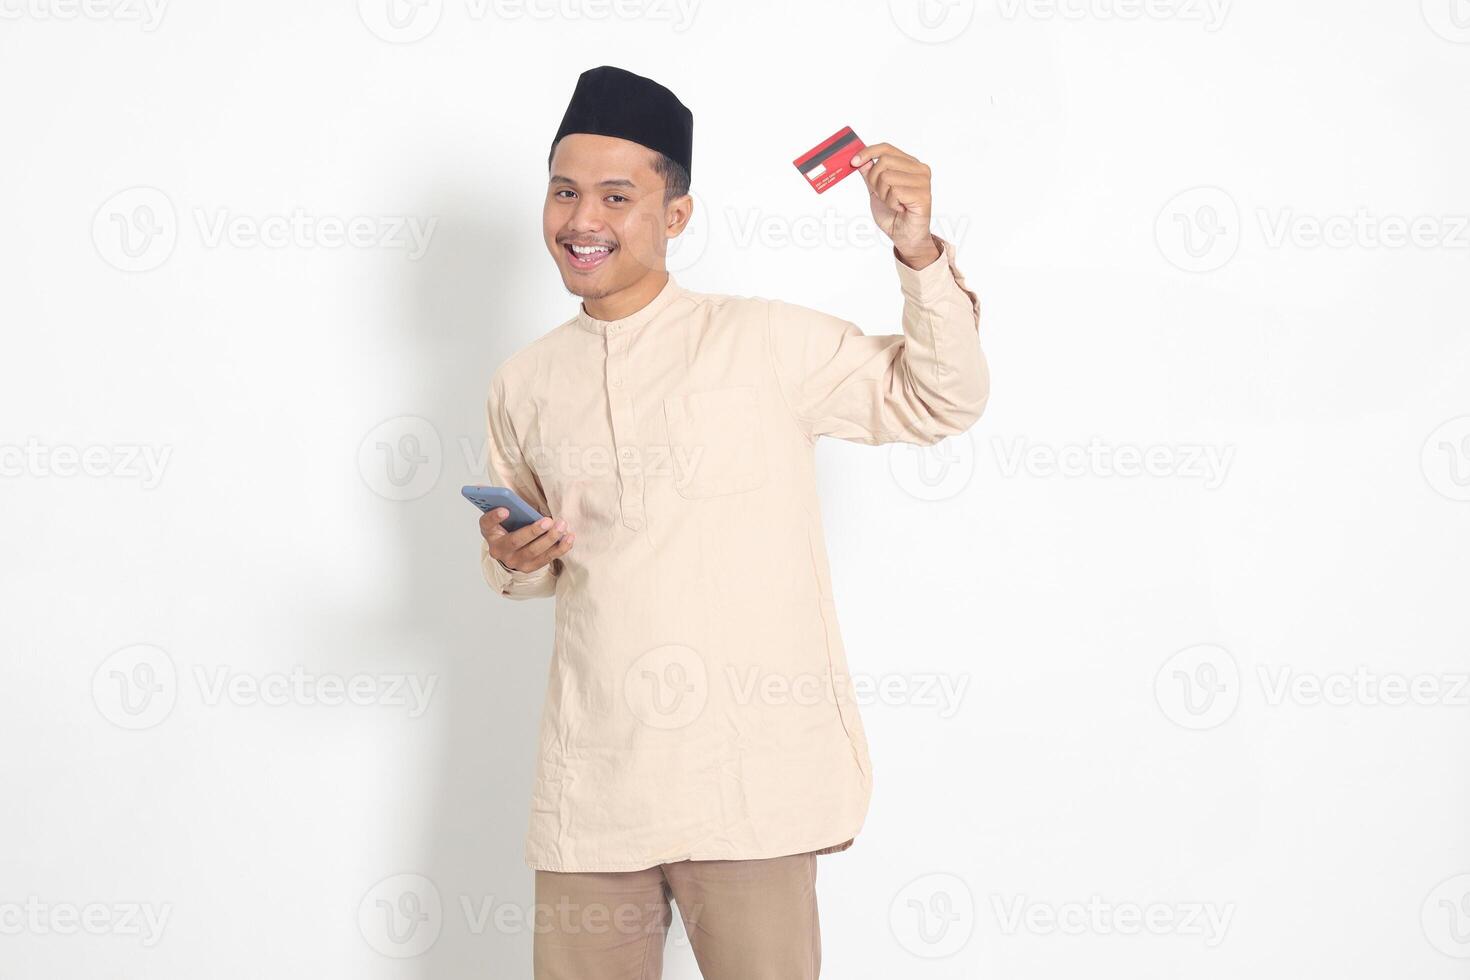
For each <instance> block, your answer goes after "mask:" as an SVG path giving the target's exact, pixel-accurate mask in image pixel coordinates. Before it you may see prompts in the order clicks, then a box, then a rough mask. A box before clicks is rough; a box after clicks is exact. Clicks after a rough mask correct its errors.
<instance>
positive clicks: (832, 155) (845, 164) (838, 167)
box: [791, 126, 863, 194]
mask: <svg viewBox="0 0 1470 980" xmlns="http://www.w3.org/2000/svg"><path fill="white" fill-rule="evenodd" d="M862 148H863V141H862V140H860V139H858V135H857V133H854V132H853V131H852V127H851V126H844V127H842V128H841V129H840V130H838V131H837V132H835V133H833V134H832V135H831V136H829V137H827V138H826V139H824V140H822V142H820V143H818V144H817V145H816V146H814V147H812V148H811V149H810V150H807V151H806V152H805V153H803V154H802V155H801V156H799V157H797V158H796V159H795V160H793V161H791V162H792V163H794V164H796V169H797V170H800V171H801V175H802V176H803V177H805V178H806V179H807V183H809V184H811V185H812V189H813V190H815V191H816V192H817V193H818V194H820V193H822V192H823V191H825V190H826V189H827V188H829V187H831V186H832V185H833V184H835V183H837V182H838V181H839V180H841V179H842V178H843V177H846V176H847V175H848V174H850V173H852V155H853V154H854V153H856V152H857V151H858V150H861V149H862Z"/></svg>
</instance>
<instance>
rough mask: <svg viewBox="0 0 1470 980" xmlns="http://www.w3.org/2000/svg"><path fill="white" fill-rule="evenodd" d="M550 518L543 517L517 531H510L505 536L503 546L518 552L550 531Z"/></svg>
mask: <svg viewBox="0 0 1470 980" xmlns="http://www.w3.org/2000/svg"><path fill="white" fill-rule="evenodd" d="M551 523H552V522H551V518H549V517H543V518H541V520H539V521H533V522H532V523H530V524H527V525H526V526H525V527H523V528H521V529H520V530H517V531H511V532H510V533H509V534H507V535H506V536H505V542H504V543H505V546H506V547H508V548H510V550H511V551H520V550H521V549H522V548H524V547H525V546H526V545H528V544H530V543H531V542H532V541H535V540H536V539H537V538H539V537H541V535H543V534H545V533H546V532H547V531H549V530H550V529H551Z"/></svg>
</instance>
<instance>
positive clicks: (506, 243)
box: [332, 187, 699, 980]
mask: <svg viewBox="0 0 1470 980" xmlns="http://www.w3.org/2000/svg"><path fill="white" fill-rule="evenodd" d="M506 211H507V209H506V208H505V207H504V206H503V205H502V203H501V202H497V201H495V200H494V199H493V198H490V197H488V196H486V194H485V192H484V191H483V189H477V188H473V187H459V188H455V189H453V190H451V191H449V192H445V191H440V192H439V193H438V194H437V195H436V196H435V197H433V198H432V199H430V200H427V201H425V202H424V207H423V209H422V211H421V213H423V214H426V215H435V216H437V217H438V224H437V226H436V228H435V231H434V235H433V240H432V244H431V245H430V247H429V248H428V250H427V251H426V252H425V254H424V255H423V256H422V257H421V258H420V259H418V260H417V261H416V262H412V263H409V264H408V265H407V267H406V271H405V272H404V273H402V274H403V275H405V276H407V277H408V278H407V281H406V282H405V283H404V284H403V285H404V288H401V289H397V290H394V289H388V290H384V291H383V292H384V293H386V294H387V295H397V296H400V297H403V298H404V305H403V307H402V308H401V309H399V310H397V311H394V314H393V315H391V316H389V317H387V318H385V321H380V322H387V323H388V324H389V325H390V326H389V335H388V336H387V337H383V338H366V340H367V342H373V340H377V341H378V342H379V343H380V345H381V346H382V347H383V348H385V349H386V350H388V351H390V352H391V355H392V356H394V357H396V358H397V362H398V364H399V368H398V371H399V377H398V379H397V380H398V383H397V384H396V386H395V387H396V388H397V389H398V390H400V391H403V392H405V394H404V395H403V396H402V398H403V407H402V414H404V415H413V416H419V417H421V418H423V419H427V420H429V421H430V422H432V423H433V426H434V428H435V429H436V430H437V433H438V437H439V442H440V453H441V462H442V466H441V469H440V473H439V476H438V480H437V482H436V483H435V484H434V486H433V488H432V489H430V490H428V491H427V492H424V493H423V494H422V495H419V496H415V497H413V499H410V500H405V501H402V502H398V503H390V504H386V502H385V504H386V507H385V509H384V511H383V512H384V513H387V514H389V515H391V516H390V518H389V519H391V520H393V521H395V522H396V525H397V526H396V542H397V548H396V553H395V554H394V556H393V557H394V560H396V562H397V567H396V568H394V569H392V570H391V572H388V573H387V574H385V576H384V577H385V578H386V579H388V580H389V581H390V582H391V586H390V589H391V593H390V594H391V599H390V600H389V601H387V602H384V603H383V604H382V605H380V606H379V607H378V608H377V609H376V610H375V611H374V615H372V616H370V617H367V618H363V617H361V616H360V615H356V616H353V617H352V618H350V619H349V620H348V621H347V622H346V623H345V624H343V623H342V622H341V619H342V618H343V617H340V616H339V617H337V618H338V620H339V622H338V625H339V626H340V627H342V628H340V629H337V630H335V631H334V636H333V642H332V646H333V647H334V648H336V649H354V650H358V651H364V650H372V649H381V648H383V647H385V646H393V647H396V648H397V649H403V648H405V647H406V648H407V649H410V650H412V651H414V657H413V659H412V664H413V666H412V667H411V668H398V669H412V670H414V671H416V672H418V673H420V674H424V675H427V674H437V675H438V682H437V687H436V688H435V689H434V693H433V696H432V699H431V701H430V706H429V710H428V712H427V713H426V714H425V715H424V717H423V718H420V719H415V720H411V721H408V722H406V723H405V727H404V729H403V732H404V739H405V740H406V741H410V742H413V743H417V744H415V745H414V746H413V750H412V751H407V750H406V751H404V752H403V753H402V755H403V757H406V758H410V759H415V760H422V761H423V763H424V764H425V765H427V766H428V767H430V771H429V772H426V773H418V774H414V775H415V776H417V777H419V778H413V777H412V776H410V777H408V778H405V779H404V780H403V781H402V782H401V783H398V784H396V785H395V783H394V774H393V773H392V772H385V773H384V775H383V787H382V789H381V796H382V797H383V798H384V799H385V800H386V801H387V806H386V807H385V809H386V815H387V816H388V817H389V819H390V821H393V822H392V825H391V826H389V827H388V828H386V829H385V831H384V832H385V834H387V835H389V838H388V839H389V843H388V844H387V845H386V846H385V848H384V853H383V854H382V855H375V856H373V857H371V858H369V859H365V860H364V861H363V862H362V864H363V865H365V866H368V867H372V866H373V865H374V863H381V862H388V863H389V864H390V865H392V866H388V867H383V868H381V869H380V871H381V876H380V877H382V878H395V876H397V875H399V874H405V875H410V876H415V877H414V878H413V882H415V883H416V884H415V885H414V889H407V890H406V889H403V888H400V887H398V884H397V880H396V878H395V881H394V882H392V883H390V884H391V885H392V887H388V886H382V888H381V890H380V891H379V893H378V894H376V895H372V896H370V898H369V899H368V901H370V902H371V903H373V904H375V905H379V906H381V908H380V909H374V910H373V912H372V913H371V915H372V916H374V917H377V916H379V914H380V913H381V915H383V916H387V917H388V919H391V920H393V921H394V922H397V923H398V926H397V927H396V931H398V932H399V935H395V936H392V937H390V938H389V939H388V941H386V942H384V941H383V937H381V936H380V937H379V940H380V941H379V943H378V945H381V946H385V947H388V948H390V949H392V954H391V955H394V956H397V957H401V962H402V964H403V965H404V966H405V967H407V970H406V972H397V971H396V970H395V967H393V966H391V965H388V963H389V962H391V960H388V961H385V965H384V971H385V974H386V973H388V972H392V973H393V975H396V976H415V977H419V978H421V980H463V978H465V977H489V978H495V980H505V978H512V977H530V976H531V952H532V939H533V935H532V932H531V928H530V925H529V919H530V916H531V912H532V903H533V901H534V884H535V877H534V872H532V871H531V869H529V868H527V867H526V865H525V861H524V856H523V855H524V843H525V834H526V828H527V821H528V817H529V806H530V791H531V782H532V778H533V775H534V770H535V756H536V748H537V741H538V726H539V722H540V718H541V708H542V701H543V698H544V697H545V693H546V679H547V669H548V664H549V661H550V657H551V645H552V624H553V617H554V607H553V602H554V600H552V599H531V600H524V601H512V600H508V599H503V598H500V597H499V596H497V595H495V593H494V592H492V591H491V589H490V588H489V586H487V585H486V584H485V582H484V580H483V579H482V577H481V573H480V568H479V529H478V526H477V519H478V514H479V512H478V511H477V510H475V508H474V507H473V506H472V505H471V504H469V503H468V502H467V501H465V500H464V499H463V498H462V497H461V496H460V493H459V488H460V487H461V486H462V485H463V484H466V483H483V482H485V480H486V476H485V472H484V465H485V438H486V437H485V412H484V410H485V395H486V391H487V389H488V387H489V383H490V378H491V375H492V374H493V373H494V371H495V369H496V368H497V367H498V366H499V365H500V364H501V363H502V362H503V361H504V360H505V359H506V358H507V357H509V356H510V355H511V354H513V353H515V352H516V351H517V350H519V349H520V348H521V347H523V346H525V345H526V344H528V343H530V342H531V341H532V340H534V339H535V338H536V337H538V336H540V335H542V334H543V333H545V332H546V331H547V330H548V329H550V328H551V327H553V326H555V324H556V323H559V322H560V321H561V319H564V318H565V317H566V316H570V315H571V314H572V313H573V312H574V311H575V309H576V304H577V300H576V299H575V298H574V297H572V296H570V295H569V294H567V293H566V292H565V291H564V290H563V289H562V287H561V285H560V280H559V278H558V277H557V276H556V273H555V271H554V270H550V269H548V268H547V266H546V263H550V262H551V259H550V257H549V256H547V254H546V251H545V249H544V247H543V245H542V242H541V237H540V228H539V225H537V224H535V222H534V221H533V222H532V223H531V224H530V226H529V227H527V226H524V225H523V224H512V223H509V222H508V221H507V220H506V218H505V214H506ZM514 220H515V221H516V222H521V221H523V219H521V218H517V219H514ZM548 273H549V274H548ZM543 284H544V285H543ZM546 288H552V289H555V290H556V291H557V297H558V298H557V301H556V304H555V305H559V306H560V309H559V311H558V312H557V313H556V314H554V315H553V316H551V317H550V318H548V317H547V315H546V312H545V310H546V308H547V303H546V300H547V299H548V297H547V296H546V295H543V290H544V289H546ZM538 309H539V311H540V312H538ZM369 424H371V423H369ZM390 441H391V440H390ZM388 458H389V457H387V456H385V461H386V460H387V459H388ZM400 462H401V461H400ZM400 662H401V661H400ZM399 787H402V790H401V791H399V792H398V793H397V795H396V796H395V790H397V789H398V788H399ZM395 859H396V860H395ZM416 876H422V878H418V877H416ZM424 879H427V882H428V883H431V884H428V885H425V884H424ZM350 884H351V886H352V888H354V889H356V891H355V896H356V897H354V899H353V901H357V899H358V898H361V897H362V896H363V893H364V891H366V890H367V889H368V888H369V887H371V886H372V883H371V882H367V881H364V882H353V883H350ZM380 884H381V883H380ZM415 889H416V890H417V891H418V892H420V893H421V894H407V891H410V890H415ZM423 893H437V894H436V895H435V896H432V897H430V896H429V895H427V894H423ZM435 899H437V902H438V903H439V908H440V910H441V914H440V915H439V916H438V919H439V921H438V923H437V925H438V927H439V928H438V932H437V936H436V937H433V941H432V945H429V946H428V947H427V948H423V943H421V942H419V941H418V940H417V939H416V938H415V939H408V940H405V939H404V936H407V935H410V931H411V930H412V929H413V928H414V927H413V925H412V920H413V919H414V918H415V917H416V916H417V915H418V914H419V913H420V912H424V911H427V910H428V906H427V904H426V902H427V901H433V900H435ZM674 922H675V926H674V929H673V930H672V931H671V933H670V936H669V942H668V945H667V950H666V958H665V966H664V977H665V980H697V978H698V977H699V972H698V969H697V967H696V966H695V964H694V959H693V956H692V954H691V953H690V951H689V949H688V941H687V938H686V937H685V936H684V935H683V929H682V924H680V923H679V919H678V916H677V914H676V915H675V916H674ZM382 928H383V927H382V926H381V925H380V926H377V927H375V931H377V930H381V929H382ZM388 928H389V930H390V931H393V930H394V928H395V927H391V926H390V927H388ZM432 931H433V924H429V933H428V935H432Z"/></svg>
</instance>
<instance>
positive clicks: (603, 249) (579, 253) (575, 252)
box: [562, 242, 617, 271]
mask: <svg viewBox="0 0 1470 980" xmlns="http://www.w3.org/2000/svg"><path fill="white" fill-rule="evenodd" d="M562 248H563V249H564V250H565V251H566V253H567V261H568V262H570V263H571V266H572V268H573V269H577V270H579V271H590V270H592V269H595V268H597V267H598V266H600V265H602V263H604V262H606V261H607V257H608V256H609V255H611V254H612V253H613V249H615V248H617V246H616V245H604V244H601V243H598V244H595V245H575V244H573V243H571V242H563V243H562Z"/></svg>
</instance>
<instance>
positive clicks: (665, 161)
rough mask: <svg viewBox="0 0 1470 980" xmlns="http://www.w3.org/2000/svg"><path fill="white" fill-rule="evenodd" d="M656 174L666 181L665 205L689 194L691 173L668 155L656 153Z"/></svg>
mask: <svg viewBox="0 0 1470 980" xmlns="http://www.w3.org/2000/svg"><path fill="white" fill-rule="evenodd" d="M653 170H654V173H656V174H658V175H659V176H660V177H662V178H663V179H664V203H665V204H668V203H669V202H670V201H672V200H673V199H674V198H676V197H683V196H684V195H685V194H688V193H689V171H687V170H685V169H684V167H683V165H681V164H680V163H679V161H677V160H675V159H674V158H673V157H671V156H669V155H668V154H667V153H655V154H654V161H653Z"/></svg>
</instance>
